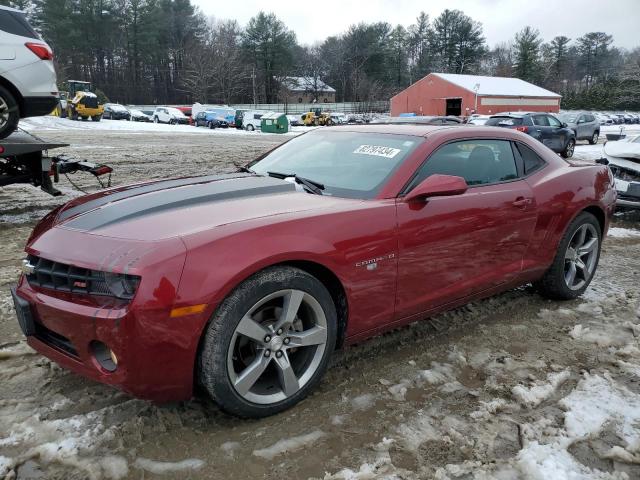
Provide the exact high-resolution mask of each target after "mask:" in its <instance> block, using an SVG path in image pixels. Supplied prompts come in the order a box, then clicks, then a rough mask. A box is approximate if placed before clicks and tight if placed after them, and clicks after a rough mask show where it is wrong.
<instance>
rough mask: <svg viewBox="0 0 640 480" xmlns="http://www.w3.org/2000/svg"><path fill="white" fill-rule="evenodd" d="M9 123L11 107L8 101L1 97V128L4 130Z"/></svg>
mask: <svg viewBox="0 0 640 480" xmlns="http://www.w3.org/2000/svg"><path fill="white" fill-rule="evenodd" d="M8 122H9V105H7V101H6V100H5V99H4V98H2V97H0V128H4V127H5V126H6V125H7V123H8Z"/></svg>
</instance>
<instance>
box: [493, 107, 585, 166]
mask: <svg viewBox="0 0 640 480" xmlns="http://www.w3.org/2000/svg"><path fill="white" fill-rule="evenodd" d="M485 125H486V126H487V127H492V126H493V127H503V128H512V129H514V130H518V131H520V132H524V133H526V134H527V135H531V136H532V137H533V138H535V139H536V140H538V141H540V142H541V143H543V144H544V145H546V146H547V147H549V148H550V149H551V150H553V151H554V152H556V153H559V154H560V155H561V156H562V157H564V158H570V157H572V156H573V151H574V150H575V147H576V134H575V132H574V131H573V130H571V129H570V128H569V127H568V126H567V124H566V123H564V122H562V121H561V120H559V119H558V118H557V117H555V116H554V115H551V114H549V113H543V112H503V113H499V114H497V115H493V116H492V117H491V118H489V120H487V123H485Z"/></svg>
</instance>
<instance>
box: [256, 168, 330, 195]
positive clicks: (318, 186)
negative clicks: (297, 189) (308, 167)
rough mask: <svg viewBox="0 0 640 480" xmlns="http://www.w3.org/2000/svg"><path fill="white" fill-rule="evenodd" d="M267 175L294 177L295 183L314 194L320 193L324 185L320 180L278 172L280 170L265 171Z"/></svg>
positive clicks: (283, 177)
mask: <svg viewBox="0 0 640 480" xmlns="http://www.w3.org/2000/svg"><path fill="white" fill-rule="evenodd" d="M267 175H269V176H270V177H275V178H282V179H285V178H289V177H291V178H294V179H295V180H296V182H297V183H299V184H300V185H302V186H304V187H307V190H309V191H310V192H311V193H315V194H316V195H322V190H324V185H323V184H322V183H320V182H315V181H313V180H309V179H308V178H304V177H300V176H298V175H296V174H295V173H280V172H267Z"/></svg>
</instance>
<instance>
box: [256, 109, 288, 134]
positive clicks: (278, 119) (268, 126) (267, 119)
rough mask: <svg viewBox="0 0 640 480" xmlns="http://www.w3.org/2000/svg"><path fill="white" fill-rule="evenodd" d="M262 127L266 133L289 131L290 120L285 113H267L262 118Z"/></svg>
mask: <svg viewBox="0 0 640 480" xmlns="http://www.w3.org/2000/svg"><path fill="white" fill-rule="evenodd" d="M260 129H261V130H262V131H263V132H264V133H287V132H288V131H289V120H288V119H287V116H286V115H285V114H284V113H273V112H272V113H267V114H265V115H263V116H262V118H261V124H260Z"/></svg>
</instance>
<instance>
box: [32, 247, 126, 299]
mask: <svg viewBox="0 0 640 480" xmlns="http://www.w3.org/2000/svg"><path fill="white" fill-rule="evenodd" d="M27 259H28V262H29V264H30V265H32V266H33V272H32V273H28V274H27V275H26V277H27V281H28V282H29V284H30V285H33V286H37V287H41V288H48V289H52V290H57V291H62V292H70V293H83V294H89V295H102V296H109V297H116V296H117V297H118V298H122V299H125V300H130V299H131V298H133V293H135V289H134V291H133V292H129V293H122V294H121V295H116V294H114V293H113V291H112V290H111V289H110V288H109V285H108V284H107V279H106V277H105V273H104V272H101V271H97V270H90V269H88V268H80V267H76V266H73V265H67V264H66V263H59V262H54V261H51V260H47V259H46V258H42V257H37V256H35V255H29V256H28V257H27ZM125 277H127V278H137V277H133V276H131V275H125Z"/></svg>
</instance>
